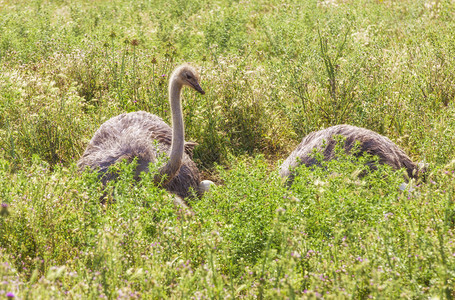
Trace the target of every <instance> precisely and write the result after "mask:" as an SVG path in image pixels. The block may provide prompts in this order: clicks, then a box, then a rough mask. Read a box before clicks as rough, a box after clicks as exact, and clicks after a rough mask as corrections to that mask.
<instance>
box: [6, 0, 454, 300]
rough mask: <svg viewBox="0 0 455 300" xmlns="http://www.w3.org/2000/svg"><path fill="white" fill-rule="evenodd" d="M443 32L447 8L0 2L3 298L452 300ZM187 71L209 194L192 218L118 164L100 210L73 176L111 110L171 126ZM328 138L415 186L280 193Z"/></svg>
mask: <svg viewBox="0 0 455 300" xmlns="http://www.w3.org/2000/svg"><path fill="white" fill-rule="evenodd" d="M454 28H455V2H454V1H453V0H441V1H429V0H425V1H424V0H413V1H411V0H403V1H389V0H383V1H381V0H370V1H368V0H359V1H349V0H326V1H308V0H305V1H297V0H294V1H286V2H283V1H278V0H272V1H264V0H251V1H235V0H218V1H206V0H193V1H182V0H166V1H164V0H153V1H143V0H139V1H103V0H99V1H83V0H78V1H0V202H1V208H0V298H1V299H8V298H15V299H61V298H67V299H95V298H96V299H97V298H108V299H162V298H173V299H181V298H189V299H206V298H211V299H231V298H246V299H252V298H259V299H272V298H290V299H296V298H297V299H298V298H313V299H316V298H317V299H347V298H349V299H351V298H353V299H369V298H385V299H398V298H404V299H429V298H431V299H453V298H455V34H454V32H453V29H454ZM183 62H191V63H192V64H193V65H194V66H196V67H197V68H199V69H200V73H201V86H202V87H203V88H204V90H205V91H206V95H204V96H201V95H196V94H195V93H193V92H191V91H188V90H185V91H184V93H183V97H184V101H183V109H184V118H185V131H186V139H187V140H192V141H196V142H197V143H199V145H198V146H197V147H196V149H195V153H194V160H195V162H196V163H197V165H198V167H199V168H200V170H201V171H202V172H203V177H204V179H211V180H213V181H215V182H216V183H217V187H216V188H214V189H213V191H211V192H209V193H207V194H205V195H204V196H203V197H202V198H201V199H197V200H192V202H191V206H192V210H193V212H189V211H186V210H184V209H181V208H180V209H179V208H176V207H175V206H174V205H173V198H172V195H170V194H168V193H167V192H166V191H164V190H161V189H159V188H157V187H155V186H153V185H152V184H151V182H152V177H151V176H152V174H146V175H144V178H143V180H142V182H141V183H140V184H134V182H135V181H134V180H133V174H132V166H129V165H121V166H120V168H121V176H120V180H118V181H116V182H112V183H110V184H109V185H108V187H107V188H108V189H109V192H110V193H112V195H113V197H114V198H115V199H116V201H115V202H113V203H109V204H107V205H101V204H100V203H99V199H100V197H101V196H102V195H103V193H104V190H103V186H102V184H101V183H100V182H99V180H98V179H97V176H96V174H90V173H83V174H80V173H78V171H77V168H76V162H77V160H78V158H79V157H80V155H81V154H82V153H83V151H84V149H85V147H86V145H87V144H88V142H89V140H90V139H91V137H92V135H93V134H94V132H95V131H96V129H97V128H98V127H99V126H100V125H101V124H102V123H103V122H105V121H106V120H108V119H109V118H110V117H112V116H115V115H118V114H120V113H122V112H129V111H137V110H146V111H149V112H152V113H154V114H156V115H159V116H161V117H162V118H163V119H164V120H166V122H168V123H170V115H169V105H168V100H167V99H168V95H167V88H168V77H169V75H170V73H171V72H172V70H173V69H174V67H176V66H177V65H179V64H180V63H183ZM342 123H347V124H352V125H356V126H360V127H365V128H368V129H371V130H374V131H376V132H378V133H380V134H383V135H385V136H387V137H389V138H390V139H391V140H392V141H394V142H395V143H396V144H397V145H399V146H400V147H401V148H403V149H404V150H405V152H406V153H408V154H409V156H410V157H411V158H412V159H413V160H414V161H416V162H425V163H427V164H428V166H429V171H428V172H427V176H426V181H421V180H417V181H411V182H410V185H409V188H408V189H407V190H404V191H402V190H400V189H399V188H398V187H399V185H400V184H401V183H402V182H403V172H401V171H397V172H395V171H392V170H391V169H390V168H389V167H387V166H381V167H379V169H378V171H375V172H371V173H368V174H367V175H366V176H365V177H362V178H359V177H358V174H359V173H360V172H361V171H362V170H363V169H364V168H365V167H364V166H363V164H362V163H361V162H358V163H354V162H352V161H351V159H348V158H346V157H341V158H340V159H339V160H338V161H336V162H329V163H326V164H325V167H324V168H316V169H315V170H310V169H307V168H305V167H302V168H301V169H300V171H299V176H298V177H297V178H296V180H295V182H294V183H293V185H292V186H291V187H290V188H287V187H286V186H285V184H284V183H283V182H282V180H281V178H279V175H278V167H279V165H280V162H281V161H282V160H283V159H284V158H285V157H287V155H289V153H290V152H291V151H292V150H293V149H294V147H295V146H296V145H297V144H298V143H299V142H300V140H301V139H302V137H303V136H305V135H306V134H308V133H309V132H311V131H314V130H318V129H322V128H325V127H328V126H331V125H335V124H342ZM360 160H362V159H360Z"/></svg>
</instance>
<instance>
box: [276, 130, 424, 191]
mask: <svg viewBox="0 0 455 300" xmlns="http://www.w3.org/2000/svg"><path fill="white" fill-rule="evenodd" d="M335 136H342V137H344V138H345V141H344V149H345V151H346V152H347V153H349V152H350V151H351V150H352V148H353V147H354V146H355V144H356V142H359V144H360V148H359V150H360V152H359V154H360V155H361V154H362V153H369V154H371V155H375V156H377V157H378V158H379V163H381V164H388V165H390V166H392V168H394V169H397V170H398V169H401V168H405V169H406V171H407V173H408V176H409V177H411V178H415V177H417V175H418V172H417V170H418V168H417V165H416V164H414V163H413V162H412V161H411V159H410V158H409V157H408V156H407V155H406V153H404V151H403V150H401V149H400V148H399V147H398V146H397V145H396V144H395V143H393V142H392V141H391V140H390V139H388V138H387V137H385V136H382V135H380V134H379V133H376V132H374V131H371V130H368V129H365V128H360V127H356V126H351V125H336V126H332V127H329V128H326V129H323V130H319V131H314V132H311V133H310V134H308V135H307V136H306V137H304V138H303V140H302V142H301V143H300V144H299V145H298V146H297V148H296V149H295V150H294V151H293V152H292V153H291V155H289V157H288V158H287V159H286V160H285V161H284V162H283V164H282V165H281V167H280V175H281V177H283V178H289V180H290V182H292V180H293V178H294V176H295V175H294V174H293V171H294V169H295V168H296V167H298V166H299V165H301V164H305V165H306V166H312V165H316V164H318V161H317V160H316V159H315V158H314V156H313V155H312V153H313V149H317V150H318V151H320V152H321V153H322V154H323V155H324V159H325V160H331V159H333V158H334V155H335V153H334V148H335V145H336V143H337V141H336V140H335V139H334V137H335ZM370 167H373V166H372V165H370Z"/></svg>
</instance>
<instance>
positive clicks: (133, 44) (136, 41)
mask: <svg viewBox="0 0 455 300" xmlns="http://www.w3.org/2000/svg"><path fill="white" fill-rule="evenodd" d="M131 45H132V46H134V47H136V46H137V45H139V41H138V40H136V39H133V40H131Z"/></svg>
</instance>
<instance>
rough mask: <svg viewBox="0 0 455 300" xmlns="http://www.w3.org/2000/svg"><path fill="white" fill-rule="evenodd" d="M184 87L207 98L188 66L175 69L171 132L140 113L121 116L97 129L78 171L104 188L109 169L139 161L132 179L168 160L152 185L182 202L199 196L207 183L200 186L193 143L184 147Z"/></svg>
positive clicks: (159, 121) (171, 90)
mask: <svg viewBox="0 0 455 300" xmlns="http://www.w3.org/2000/svg"><path fill="white" fill-rule="evenodd" d="M184 86H188V87H190V88H192V89H194V90H196V91H197V92H199V93H201V94H205V92H204V90H203V89H202V88H201V86H200V85H199V75H198V72H197V71H196V69H195V68H193V67H192V66H191V65H189V64H183V65H181V66H179V67H177V68H176V69H175V70H174V72H173V73H172V75H171V77H170V80H169V102H170V106H171V115H172V128H171V127H170V126H169V125H167V124H166V123H165V122H164V121H163V120H162V119H161V118H160V117H158V116H156V115H153V114H150V113H148V112H144V111H137V112H131V113H123V114H121V115H118V116H116V117H113V118H111V119H109V120H108V121H106V122H105V123H104V124H102V125H101V126H100V128H99V129H98V130H97V131H96V132H95V135H94V136H93V138H92V139H91V141H90V143H89V145H88V146H87V149H86V150H85V152H84V154H83V155H82V157H81V158H80V160H79V161H78V167H79V168H80V169H85V168H87V167H88V168H90V169H92V170H96V171H98V172H99V173H100V177H101V179H102V181H103V183H106V182H107V181H108V180H111V179H113V178H115V177H116V174H113V173H112V172H108V169H109V166H111V165H113V164H115V163H117V162H120V161H122V160H126V161H127V162H132V161H133V160H134V159H137V168H136V170H135V178H136V180H138V179H139V174H140V173H141V172H148V171H149V164H150V163H156V162H157V158H158V157H160V156H161V155H166V156H168V160H167V162H166V163H165V165H164V166H162V167H160V168H159V170H158V173H157V174H156V175H155V177H154V182H155V183H156V184H157V185H160V186H162V187H164V188H165V189H167V190H168V191H170V192H171V193H174V194H176V195H177V196H179V197H181V198H183V199H184V198H186V197H188V196H190V195H191V191H190V189H191V188H193V190H194V191H195V192H196V193H197V194H199V195H201V194H202V193H203V192H205V191H206V190H207V187H208V186H209V185H210V184H207V182H208V181H206V180H204V181H202V182H200V175H199V170H198V168H197V167H196V164H195V163H194V162H193V161H192V151H193V148H194V146H195V145H196V143H191V142H185V132H184V125H183V116H182V106H181V100H180V96H181V90H182V88H183V87H184Z"/></svg>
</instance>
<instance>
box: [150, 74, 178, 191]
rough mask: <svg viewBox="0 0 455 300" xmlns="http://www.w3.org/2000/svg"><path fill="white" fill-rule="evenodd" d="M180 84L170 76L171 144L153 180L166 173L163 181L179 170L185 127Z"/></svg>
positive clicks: (159, 179)
mask: <svg viewBox="0 0 455 300" xmlns="http://www.w3.org/2000/svg"><path fill="white" fill-rule="evenodd" d="M181 90H182V84H181V83H179V82H178V81H177V79H176V76H172V77H171V80H170V83H169V102H170V105H171V115H172V144H171V153H170V155H169V161H168V162H167V163H166V165H164V166H163V167H162V168H161V169H160V172H159V173H160V174H159V176H158V178H155V181H161V180H162V179H163V176H165V175H166V179H165V182H164V183H166V182H168V181H169V180H171V179H172V178H173V177H174V176H175V174H176V173H177V172H178V171H179V169H180V165H181V163H182V156H183V151H184V146H185V129H184V126H183V116H182V106H181V102H180V94H181Z"/></svg>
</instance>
